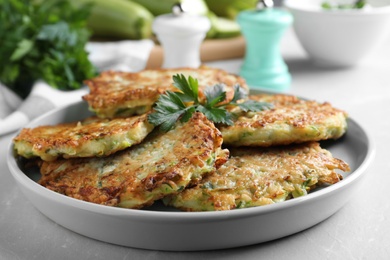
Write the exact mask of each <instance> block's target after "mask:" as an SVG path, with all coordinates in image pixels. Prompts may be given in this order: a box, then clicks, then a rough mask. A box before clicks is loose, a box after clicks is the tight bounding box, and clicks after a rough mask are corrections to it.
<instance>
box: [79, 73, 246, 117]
mask: <svg viewBox="0 0 390 260" xmlns="http://www.w3.org/2000/svg"><path fill="white" fill-rule="evenodd" d="M176 74H183V75H185V77H188V76H192V77H193V78H196V79H197V80H198V83H199V94H200V96H201V98H202V96H203V94H202V93H203V90H204V89H205V88H206V87H208V86H213V85H215V84H219V83H222V84H224V85H225V86H226V92H227V95H226V100H231V99H232V97H233V94H234V89H233V86H234V85H236V84H239V85H240V86H241V87H242V88H244V90H245V91H247V92H248V91H249V90H248V87H247V85H246V83H245V81H244V79H243V78H241V77H239V76H236V75H233V74H230V73H228V72H226V71H224V70H221V69H215V68H209V67H206V66H201V67H200V68H198V69H193V68H178V69H150V70H143V71H140V72H137V73H129V72H114V71H106V72H103V73H101V74H100V75H99V76H98V77H96V78H93V79H90V80H87V81H85V83H86V84H87V85H88V87H89V89H90V93H89V94H87V95H85V96H83V99H84V100H85V101H87V102H88V104H89V107H90V109H91V110H92V111H94V112H95V113H96V114H97V115H98V116H99V117H106V118H113V117H125V116H129V115H134V114H143V113H145V112H147V111H150V110H151V108H152V106H153V104H154V103H155V102H156V101H157V99H158V97H159V96H160V95H161V94H163V93H165V92H166V91H167V90H170V91H177V89H176V88H175V87H174V86H173V80H172V76H173V75H176Z"/></svg>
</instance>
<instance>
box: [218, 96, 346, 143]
mask: <svg viewBox="0 0 390 260" xmlns="http://www.w3.org/2000/svg"><path fill="white" fill-rule="evenodd" d="M249 98H250V99H253V100H257V101H263V102H269V103H271V104H273V105H274V108H272V109H270V110H263V111H260V112H244V111H242V110H240V109H239V108H233V109H232V110H231V112H232V113H234V114H235V115H236V116H237V118H236V120H235V121H234V125H232V126H224V125H221V126H218V127H219V129H220V131H221V133H222V136H223V139H224V144H226V145H232V146H263V147H267V146H272V145H286V144H291V143H302V142H308V141H320V140H326V139H337V138H339V137H341V136H342V135H343V134H344V133H345V132H346V130H347V114H346V113H345V112H344V111H341V110H339V109H336V108H334V107H333V106H332V105H331V104H329V103H318V102H316V101H308V100H303V99H299V98H297V97H295V96H291V95H283V94H278V95H268V94H261V95H252V96H249Z"/></svg>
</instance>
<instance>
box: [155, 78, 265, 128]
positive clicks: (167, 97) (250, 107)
mask: <svg viewBox="0 0 390 260" xmlns="http://www.w3.org/2000/svg"><path fill="white" fill-rule="evenodd" d="M173 82H174V83H173V85H174V86H175V87H177V88H178V89H179V90H180V92H172V91H167V92H166V93H165V94H162V95H160V97H159V98H158V100H157V102H156V104H155V105H154V111H153V112H152V113H151V114H149V115H148V121H149V123H151V124H153V125H154V126H160V129H161V130H162V131H165V132H166V131H169V130H171V129H172V128H173V127H174V125H175V124H176V122H177V121H178V120H180V122H187V121H188V120H189V119H190V118H191V117H192V114H193V113H194V112H196V111H198V112H201V113H203V114H204V115H205V116H206V117H207V118H208V119H209V120H211V121H213V122H214V123H219V124H226V125H232V124H233V123H234V121H233V119H234V115H233V114H232V113H230V112H229V111H227V110H226V106H228V105H229V106H232V105H233V106H238V107H240V108H241V109H242V110H243V111H245V112H247V111H262V110H265V109H269V108H271V107H272V105H271V104H269V103H266V102H257V101H254V100H246V101H243V99H244V98H246V96H247V95H246V93H245V91H244V90H242V89H241V87H240V86H238V85H237V86H234V96H233V99H232V101H230V102H228V103H227V102H223V101H225V99H226V90H225V85H223V84H216V85H214V86H213V87H207V88H206V89H205V90H204V95H205V97H206V100H205V102H203V104H201V103H200V102H199V93H198V81H197V80H196V79H194V78H192V77H191V76H190V77H189V78H188V80H187V79H186V78H185V76H184V75H182V74H178V75H174V76H173ZM186 103H189V104H187V105H186Z"/></svg>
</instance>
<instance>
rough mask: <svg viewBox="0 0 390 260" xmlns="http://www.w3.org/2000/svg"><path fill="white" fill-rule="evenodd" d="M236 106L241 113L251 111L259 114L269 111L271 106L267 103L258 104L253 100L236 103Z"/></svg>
mask: <svg viewBox="0 0 390 260" xmlns="http://www.w3.org/2000/svg"><path fill="white" fill-rule="evenodd" d="M236 105H237V106H238V107H239V108H241V110H242V111H244V112H248V111H253V112H259V111H263V110H267V109H271V108H272V107H273V106H272V104H270V103H267V102H258V101H255V100H246V101H245V102H242V103H236Z"/></svg>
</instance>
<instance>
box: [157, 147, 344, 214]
mask: <svg viewBox="0 0 390 260" xmlns="http://www.w3.org/2000/svg"><path fill="white" fill-rule="evenodd" d="M230 153H231V155H232V156H231V158H230V159H229V160H228V161H227V162H226V163H225V164H224V165H222V166H221V167H220V168H219V169H218V170H217V171H215V172H213V173H211V174H209V175H207V176H206V177H204V178H203V179H202V181H201V182H200V183H199V184H197V185H196V186H194V187H190V188H187V189H185V190H184V191H183V192H181V193H179V194H177V195H172V196H167V197H166V198H164V199H163V201H164V203H165V204H167V205H171V206H174V207H177V208H180V209H182V210H186V211H213V210H230V209H235V208H247V207H254V206H261V205H267V204H273V203H277V202H281V201H285V200H288V199H291V198H295V197H299V196H303V195H306V194H307V192H308V191H310V190H311V189H313V188H314V187H316V186H320V185H325V184H328V185H329V184H334V183H336V182H338V181H339V180H340V178H341V176H340V175H338V174H337V173H336V172H335V170H336V169H340V170H343V171H349V166H348V165H347V164H346V163H345V162H343V161H342V160H339V159H336V158H333V157H332V155H331V154H330V152H329V151H327V150H324V149H322V148H321V147H320V145H319V143H317V142H311V143H305V144H300V145H295V146H285V147H278V148H261V147H258V148H254V147H253V148H234V149H231V150H230Z"/></svg>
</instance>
